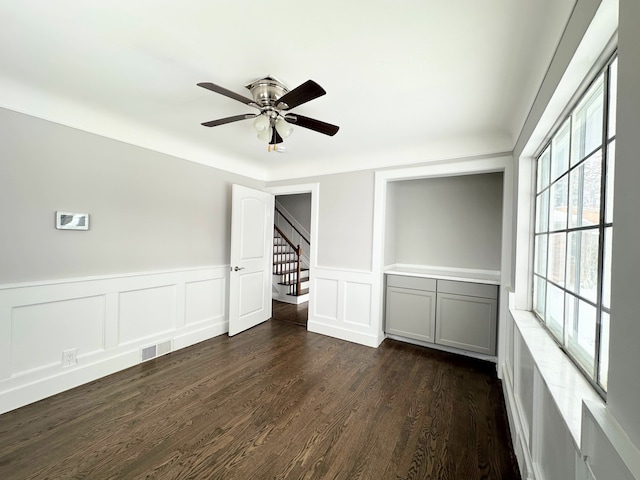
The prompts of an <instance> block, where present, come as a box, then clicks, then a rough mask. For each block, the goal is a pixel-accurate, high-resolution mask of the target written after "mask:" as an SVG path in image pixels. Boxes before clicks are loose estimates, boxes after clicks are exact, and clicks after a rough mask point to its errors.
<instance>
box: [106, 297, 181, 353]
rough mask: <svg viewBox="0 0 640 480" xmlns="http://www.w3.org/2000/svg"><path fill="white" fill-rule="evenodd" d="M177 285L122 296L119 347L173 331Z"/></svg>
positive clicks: (119, 317)
mask: <svg viewBox="0 0 640 480" xmlns="http://www.w3.org/2000/svg"><path fill="white" fill-rule="evenodd" d="M176 302H177V296H176V285H165V286H162V287H154V288H144V289H141V290H131V291H128V292H121V293H120V298H119V302H118V304H119V306H120V312H119V315H118V332H119V337H118V338H119V344H120V345H126V344H128V343H131V342H135V341H136V340H140V339H142V338H147V337H151V336H153V335H157V334H158V333H164V332H169V331H170V330H173V329H175V323H176Z"/></svg>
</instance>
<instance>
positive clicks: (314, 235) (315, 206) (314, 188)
mask: <svg viewBox="0 0 640 480" xmlns="http://www.w3.org/2000/svg"><path fill="white" fill-rule="evenodd" d="M264 191H265V192H267V193H270V194H272V195H273V196H274V197H276V196H278V195H295V194H296V193H310V194H311V225H310V226H311V229H310V230H311V231H310V232H309V234H310V236H311V238H310V239H309V240H310V243H311V246H310V251H309V309H308V314H307V315H308V320H310V319H311V316H312V315H313V312H314V311H315V310H314V307H315V293H314V292H315V284H316V278H315V269H316V268H317V266H318V220H319V211H320V183H317V182H316V183H300V184H294V185H281V186H277V187H267V188H265V189H264ZM271 282H272V285H271V287H272V289H273V275H272V276H271ZM308 324H309V321H307V325H308Z"/></svg>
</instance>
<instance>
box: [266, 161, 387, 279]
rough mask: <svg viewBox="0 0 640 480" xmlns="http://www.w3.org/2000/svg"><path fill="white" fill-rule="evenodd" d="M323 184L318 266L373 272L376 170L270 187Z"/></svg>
mask: <svg viewBox="0 0 640 480" xmlns="http://www.w3.org/2000/svg"><path fill="white" fill-rule="evenodd" d="M316 182H317V183H319V194H318V196H319V199H318V200H319V212H318V217H319V218H318V264H319V266H321V267H335V268H344V269H353V270H365V271H370V270H371V268H372V267H371V256H372V248H373V246H372V237H373V192H374V173H373V170H366V171H360V172H351V173H341V174H336V175H323V176H319V177H308V178H296V179H294V180H283V181H277V182H270V183H268V185H267V186H269V187H275V186H280V185H297V184H303V183H316Z"/></svg>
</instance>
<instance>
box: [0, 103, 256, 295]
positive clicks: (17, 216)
mask: <svg viewBox="0 0 640 480" xmlns="http://www.w3.org/2000/svg"><path fill="white" fill-rule="evenodd" d="M0 142H1V144H2V150H1V155H2V157H1V158H0V217H1V218H2V219H3V222H2V227H1V230H0V284H7V283H15V282H23V281H35V280H50V279H57V278H70V277H83V276H88V275H103V274H115V273H118V274H119V273H126V272H139V271H154V270H162V269H172V268H180V267H194V266H205V265H221V264H227V263H228V262H229V231H230V191H231V187H230V185H231V184H232V183H240V184H243V185H246V186H250V187H254V188H260V189H261V188H263V186H264V183H263V182H259V181H255V180H251V179H248V178H245V177H241V176H239V175H234V174H230V173H227V172H223V171H220V170H217V169H213V168H210V167H206V166H203V165H199V164H196V163H192V162H188V161H186V160H181V159H178V158H174V157H170V156H168V155H164V154H160V153H157V152H153V151H150V150H146V149H143V148H139V147H135V146H132V145H129V144H125V143H122V142H118V141H115V140H110V139H107V138H104V137H100V136H98V135H93V134H90V133H86V132H83V131H80V130H76V129H73V128H69V127H65V126H62V125H59V124H55V123H52V122H48V121H45V120H41V119H37V118H34V117H30V116H27V115H23V114H20V113H16V112H13V111H10V110H5V109H0ZM57 210H60V211H70V212H82V213H84V212H88V213H89V214H90V215H91V228H90V230H89V231H86V232H83V231H64V230H56V229H55V212H56V211H57Z"/></svg>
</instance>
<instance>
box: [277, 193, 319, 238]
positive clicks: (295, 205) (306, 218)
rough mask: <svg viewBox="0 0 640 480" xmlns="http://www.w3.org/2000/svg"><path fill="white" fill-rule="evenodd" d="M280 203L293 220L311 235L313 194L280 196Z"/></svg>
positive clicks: (278, 198) (278, 197) (278, 199)
mask: <svg viewBox="0 0 640 480" xmlns="http://www.w3.org/2000/svg"><path fill="white" fill-rule="evenodd" d="M276 201H278V202H279V203H280V204H281V205H282V206H283V207H284V208H285V209H286V210H287V212H289V213H290V214H291V215H292V216H293V218H295V219H296V220H297V221H298V223H300V225H302V227H303V228H304V229H305V230H306V231H307V232H309V233H311V194H310V193H296V194H293V195H278V196H277V197H276Z"/></svg>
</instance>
